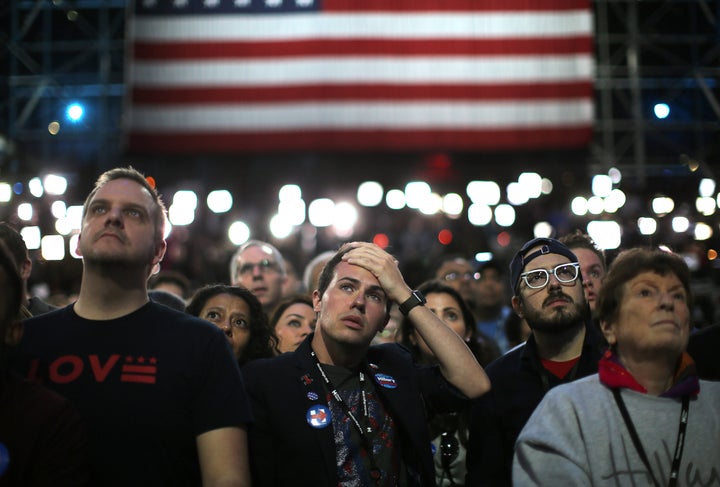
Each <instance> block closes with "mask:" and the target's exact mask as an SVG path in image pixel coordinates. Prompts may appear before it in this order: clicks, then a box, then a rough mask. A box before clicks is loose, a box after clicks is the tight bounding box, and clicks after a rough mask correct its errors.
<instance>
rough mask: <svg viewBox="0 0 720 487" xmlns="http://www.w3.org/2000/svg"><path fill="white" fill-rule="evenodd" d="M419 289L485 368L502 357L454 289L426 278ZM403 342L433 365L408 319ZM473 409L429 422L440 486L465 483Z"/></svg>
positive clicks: (402, 327)
mask: <svg viewBox="0 0 720 487" xmlns="http://www.w3.org/2000/svg"><path fill="white" fill-rule="evenodd" d="M418 290H419V291H420V292H422V293H423V294H424V295H425V299H427V303H426V306H427V307H428V308H429V309H431V310H432V311H433V312H434V313H435V314H436V315H438V317H439V318H440V319H442V321H443V322H445V324H446V325H447V326H448V327H450V328H451V329H452V330H453V331H454V332H455V333H457V334H458V335H459V336H460V337H462V339H463V340H464V341H465V343H466V344H467V346H468V348H469V349H470V351H471V352H472V353H473V354H474V355H475V358H476V359H477V361H478V362H479V363H480V365H482V366H483V367H484V366H486V365H487V364H488V363H490V362H491V361H492V360H494V359H496V358H497V357H499V356H500V351H499V349H498V348H497V345H496V344H495V343H494V342H493V341H492V340H490V339H488V338H487V337H486V336H485V335H484V334H482V333H481V332H479V331H478V330H477V328H476V327H475V318H474V317H473V314H472V312H471V311H470V308H469V307H468V305H467V303H466V302H465V300H464V299H463V298H462V296H460V293H459V292H458V291H457V290H455V289H454V288H452V287H450V286H448V285H447V284H444V283H443V282H441V281H435V280H433V281H426V282H424V283H422V284H421V285H420V286H419V287H418ZM400 342H401V343H402V344H403V345H405V346H406V347H407V348H409V349H410V350H411V351H412V354H413V357H414V359H415V361H416V362H417V363H421V364H426V365H434V364H436V363H437V360H436V359H435V355H434V354H433V352H432V350H430V348H429V347H428V346H427V344H426V343H425V341H424V340H423V339H422V338H421V337H420V336H419V335H418V334H416V333H415V330H414V327H413V326H412V323H410V321H409V319H408V318H405V319H403V321H402V323H401V325H400ZM469 414H470V410H469V409H467V410H465V411H462V412H460V413H447V414H438V415H436V416H435V417H434V418H433V419H432V420H431V421H430V437H431V438H432V439H433V440H432V445H433V446H432V448H433V461H434V462H435V472H436V481H437V485H438V486H440V487H442V486H448V485H449V486H452V485H458V486H460V485H465V449H466V447H467V442H468V424H469Z"/></svg>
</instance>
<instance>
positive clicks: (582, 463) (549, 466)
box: [513, 374, 720, 487]
mask: <svg viewBox="0 0 720 487" xmlns="http://www.w3.org/2000/svg"><path fill="white" fill-rule="evenodd" d="M621 394H622V398H623V400H624V402H625V405H626V406H627V409H628V411H629V414H630V417H631V418H632V421H633V424H634V425H635V429H636V430H637V432H638V436H639V437H640V441H641V442H642V445H643V448H644V449H645V453H646V455H647V457H648V459H649V463H650V467H651V469H652V471H653V473H654V475H655V478H656V479H658V481H659V482H660V485H662V486H666V485H667V484H668V480H669V477H670V470H671V465H672V457H673V454H674V452H675V443H676V439H677V436H678V426H679V422H680V410H681V401H680V400H679V399H673V398H664V397H656V396H651V395H647V394H642V393H639V392H635V391H631V390H629V389H622V392H621ZM513 485H514V486H518V487H524V486H533V485H536V486H542V487H548V486H563V487H567V486H591V485H592V486H608V487H624V486H628V487H645V486H652V485H653V484H652V480H651V478H650V476H649V475H648V473H647V469H646V468H645V465H644V464H643V462H642V460H641V459H640V456H639V455H638V453H637V450H636V449H635V446H634V445H633V442H632V439H631V437H630V434H629V433H628V430H627V428H626V426H625V422H624V421H623V418H622V415H621V414H620V411H619V409H618V407H617V404H616V403H615V400H614V399H613V396H612V392H611V391H610V389H608V388H607V387H605V386H604V385H603V384H601V383H600V381H599V378H598V375H597V374H595V375H591V376H588V377H585V378H583V379H580V380H577V381H575V382H572V383H569V384H563V385H560V386H558V387H555V388H553V389H551V390H550V391H549V392H548V393H547V394H546V395H545V397H544V398H543V400H542V402H541V403H540V404H539V405H538V407H537V409H535V412H534V413H533V415H532V416H531V417H530V420H529V421H528V422H527V424H526V425H525V427H524V428H523V430H522V432H521V433H520V436H519V437H518V440H517V442H516V444H515V458H514V461H513ZM677 485H678V487H684V486H696V487H710V486H718V487H720V382H707V381H700V394H699V395H698V396H697V398H695V399H692V400H691V401H690V409H689V415H688V425H687V434H686V439H685V446H684V452H683V456H682V462H681V463H680V470H679V475H678V484H677Z"/></svg>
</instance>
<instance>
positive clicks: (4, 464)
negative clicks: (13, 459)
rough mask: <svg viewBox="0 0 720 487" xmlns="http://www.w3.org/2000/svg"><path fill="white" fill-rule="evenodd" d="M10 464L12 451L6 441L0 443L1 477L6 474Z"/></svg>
mask: <svg viewBox="0 0 720 487" xmlns="http://www.w3.org/2000/svg"><path fill="white" fill-rule="evenodd" d="M8 465H10V452H9V451H8V449H7V447H6V446H5V443H0V477H2V476H3V475H5V470H7V468H8Z"/></svg>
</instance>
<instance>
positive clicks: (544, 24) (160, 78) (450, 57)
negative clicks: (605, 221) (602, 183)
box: [125, 0, 594, 153]
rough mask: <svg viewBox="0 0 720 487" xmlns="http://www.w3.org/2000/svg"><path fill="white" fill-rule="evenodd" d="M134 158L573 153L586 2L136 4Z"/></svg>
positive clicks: (131, 108)
mask: <svg viewBox="0 0 720 487" xmlns="http://www.w3.org/2000/svg"><path fill="white" fill-rule="evenodd" d="M127 38H128V40H129V42H130V44H129V46H128V47H129V50H128V60H129V64H128V66H127V76H128V79H127V83H128V86H129V90H130V91H129V96H128V97H127V106H126V109H127V110H126V117H125V120H126V124H127V125H126V129H127V134H128V136H129V149H130V150H134V151H141V152H142V151H145V152H151V153H176V152H211V153H212V152H215V153H217V152H247V151H295V150H320V151H322V150H350V151H353V150H438V149H441V150H505V149H533V148H570V147H572V148H577V147H583V146H586V145H587V144H588V143H589V141H590V138H591V133H592V121H593V75H594V60H593V18H592V12H591V8H590V0H136V4H135V6H134V8H133V9H132V13H131V16H130V19H129V21H128V36H127Z"/></svg>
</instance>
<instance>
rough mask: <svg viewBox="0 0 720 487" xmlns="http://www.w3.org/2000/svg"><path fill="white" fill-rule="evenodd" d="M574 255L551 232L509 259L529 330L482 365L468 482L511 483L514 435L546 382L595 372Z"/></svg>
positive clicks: (595, 339)
mask: <svg viewBox="0 0 720 487" xmlns="http://www.w3.org/2000/svg"><path fill="white" fill-rule="evenodd" d="M579 268H580V265H579V264H578V259H577V257H576V256H575V254H573V253H572V251H571V250H570V249H569V248H568V247H567V246H565V245H564V244H563V243H561V242H559V241H558V240H555V239H552V238H536V239H533V240H530V241H529V242H527V243H526V244H525V245H524V246H523V247H522V248H521V249H520V250H519V251H518V252H517V254H515V257H514V258H513V260H512V262H511V263H510V275H511V281H510V283H511V286H512V289H513V293H514V295H513V297H512V306H513V310H514V311H515V313H517V315H518V316H520V317H521V318H524V319H525V320H526V321H527V323H528V325H529V326H530V328H531V329H532V331H533V332H532V334H531V335H530V337H529V338H528V340H527V342H525V343H524V344H521V345H519V346H517V347H515V348H514V349H512V350H511V351H509V352H508V353H506V354H505V355H503V356H502V357H500V358H498V359H497V360H495V361H494V362H492V363H491V364H490V365H488V367H487V373H488V376H489V377H490V382H491V384H492V386H493V389H492V391H491V392H490V393H489V394H486V395H485V396H483V397H482V398H481V399H479V400H478V401H477V403H476V404H475V406H474V408H473V414H472V419H471V425H470V443H469V445H468V460H467V470H468V476H467V480H466V485H474V486H475V485H492V486H505V485H507V486H510V485H511V472H512V460H513V449H514V446H515V440H516V439H517V437H518V435H519V434H520V431H521V430H522V428H523V426H524V425H525V423H526V422H527V420H528V418H530V415H531V414H532V412H533V410H534V409H535V407H536V406H537V405H538V404H539V403H540V401H541V400H542V398H543V396H544V395H545V393H546V392H547V391H548V390H550V389H551V388H552V387H555V386H556V385H558V384H562V383H565V382H570V381H572V380H575V379H577V378H580V377H584V376H586V375H590V374H593V373H595V372H597V363H598V360H599V359H600V357H601V356H602V343H603V342H602V337H601V336H600V333H599V331H598V330H597V327H594V326H592V322H591V319H590V309H589V307H588V305H587V302H586V301H585V296H584V293H583V285H582V276H581V275H580V270H579Z"/></svg>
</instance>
